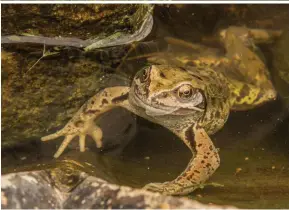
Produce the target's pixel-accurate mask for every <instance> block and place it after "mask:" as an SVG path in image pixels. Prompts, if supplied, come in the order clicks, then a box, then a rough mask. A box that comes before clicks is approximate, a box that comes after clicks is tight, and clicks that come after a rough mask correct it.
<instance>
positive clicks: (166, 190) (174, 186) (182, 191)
mask: <svg viewBox="0 0 289 210" xmlns="http://www.w3.org/2000/svg"><path fill="white" fill-rule="evenodd" d="M197 188H200V187H199V186H197V185H187V186H184V185H182V184H181V183H178V182H175V181H171V182H164V183H160V182H153V183H149V184H147V185H145V186H144V187H143V189H144V190H149V191H153V192H159V193H162V194H165V195H186V194H188V193H190V192H193V191H194V190H195V189H197Z"/></svg>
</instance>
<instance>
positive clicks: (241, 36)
mask: <svg viewBox="0 0 289 210" xmlns="http://www.w3.org/2000/svg"><path fill="white" fill-rule="evenodd" d="M220 35H221V41H222V42H223V44H224V47H225V48H226V52H227V53H226V57H227V60H226V61H225V62H224V63H223V65H224V66H223V73H224V74H225V75H226V76H227V78H228V81H229V82H230V85H229V87H230V89H231V92H232V95H231V104H232V109H237V110H246V109H250V108H253V107H255V106H258V105H260V104H263V103H265V102H267V101H271V100H274V99H275V98H276V91H275V89H274V86H273V84H272V82H271V79H270V75H269V71H268V69H267V67H266V64H265V61H264V59H263V58H262V53H261V51H260V50H259V48H258V47H257V46H256V45H255V44H256V43H270V42H273V41H274V40H275V39H276V38H277V37H278V36H280V35H281V32H280V31H267V30H262V29H248V28H245V27H229V28H228V29H226V30H223V31H221V33H220Z"/></svg>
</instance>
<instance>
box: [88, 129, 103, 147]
mask: <svg viewBox="0 0 289 210" xmlns="http://www.w3.org/2000/svg"><path fill="white" fill-rule="evenodd" d="M88 134H89V135H90V136H91V137H92V138H93V140H94V141H95V143H96V147H97V148H101V147H102V130H101V129H100V128H99V127H98V126H93V127H92V128H91V129H90V131H89V133H88Z"/></svg>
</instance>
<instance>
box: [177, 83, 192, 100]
mask: <svg viewBox="0 0 289 210" xmlns="http://www.w3.org/2000/svg"><path fill="white" fill-rule="evenodd" d="M193 92H194V91H193V87H192V86H191V85H182V86H181V87H179V89H178V96H179V97H180V98H181V99H189V98H191V97H192V95H193Z"/></svg>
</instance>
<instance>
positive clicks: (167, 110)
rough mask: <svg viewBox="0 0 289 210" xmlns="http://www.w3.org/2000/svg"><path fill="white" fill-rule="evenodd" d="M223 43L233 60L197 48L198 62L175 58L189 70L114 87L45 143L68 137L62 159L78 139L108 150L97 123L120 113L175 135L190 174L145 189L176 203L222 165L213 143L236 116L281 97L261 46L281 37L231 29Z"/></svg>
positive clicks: (146, 74) (173, 69)
mask: <svg viewBox="0 0 289 210" xmlns="http://www.w3.org/2000/svg"><path fill="white" fill-rule="evenodd" d="M220 35H221V36H220V37H221V43H223V45H224V48H225V50H226V56H223V57H222V56H221V55H219V53H215V54H214V53H212V52H215V51H210V50H208V48H205V47H204V46H201V45H194V46H195V48H196V49H197V50H196V51H197V54H196V55H193V56H191V55H188V56H191V57H186V56H184V57H182V58H177V57H175V58H176V59H179V61H181V62H179V63H182V65H168V64H166V63H162V64H158V65H150V66H148V67H146V68H144V69H142V70H141V71H139V72H138V73H137V74H136V76H135V77H134V79H133V82H132V85H131V87H124V86H118V87H108V88H105V89H104V90H102V91H100V92H99V93H97V94H96V95H95V96H93V97H92V98H91V99H89V100H88V101H87V102H86V103H85V104H84V105H83V106H82V107H81V108H80V109H79V111H78V112H77V113H76V114H75V115H74V117H73V118H72V119H71V120H70V121H69V122H68V123H67V125H66V126H65V127H64V128H63V129H61V130H59V131H58V132H56V133H54V134H51V135H48V136H45V137H43V138H42V141H47V140H52V139H55V138H58V137H60V136H65V139H64V141H63V143H62V144H61V146H60V148H59V149H58V151H57V152H56V154H55V155H54V157H55V158H57V157H59V156H60V155H61V153H62V152H63V151H64V149H65V148H66V147H67V145H68V144H69V143H70V141H71V140H72V139H74V138H75V137H78V138H79V145H80V151H82V152H83V151H84V150H85V138H86V135H89V136H91V137H92V138H93V139H94V140H95V142H96V146H97V147H101V146H102V131H101V129H100V128H99V127H98V126H97V125H95V123H94V120H95V119H96V118H97V117H99V116H100V115H101V114H102V113H104V112H107V111H109V110H111V109H113V108H115V107H117V106H120V107H123V108H125V109H127V110H129V111H131V112H133V113H134V114H136V115H139V116H141V117H143V118H145V119H147V120H149V121H152V122H155V123H157V124H160V125H162V126H164V127H166V128H168V129H169V130H170V131H172V132H173V133H174V134H176V135H177V136H178V137H179V138H180V139H181V140H182V141H184V143H185V144H186V145H187V146H188V147H189V149H190V150H191V152H192V156H193V157H192V159H191V160H190V162H189V164H188V166H187V167H186V169H185V170H184V171H183V172H182V173H181V174H180V175H179V176H178V177H177V178H176V179H174V180H172V181H168V182H165V183H150V184H148V185H146V186H145V189H147V190H152V191H157V192H162V193H164V194H171V195H182V194H188V193H190V192H192V191H194V190H195V189H197V188H198V187H200V186H201V185H202V184H204V183H205V181H206V180H207V179H208V178H209V177H210V176H211V175H212V174H213V173H214V172H215V171H216V169H217V168H218V167H219V165H220V158H219V155H218V149H216V148H215V146H214V144H213V142H212V141H211V139H210V137H209V135H210V134H213V133H215V132H216V131H218V130H219V129H221V128H222V127H223V126H224V124H225V122H226V120H227V118H228V116H229V112H230V110H232V109H234V110H247V109H250V108H253V107H256V106H258V105H260V104H263V103H265V102H267V101H270V100H273V99H274V98H275V97H276V92H275V90H274V87H273V85H272V83H271V81H270V80H269V74H268V71H267V68H266V66H265V64H264V61H263V59H262V56H259V55H258V53H257V52H258V48H257V47H256V46H255V45H254V43H260V42H269V41H272V39H273V38H274V33H271V32H268V31H265V30H257V29H247V28H241V27H230V28H228V29H226V30H223V31H221V33H220Z"/></svg>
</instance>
